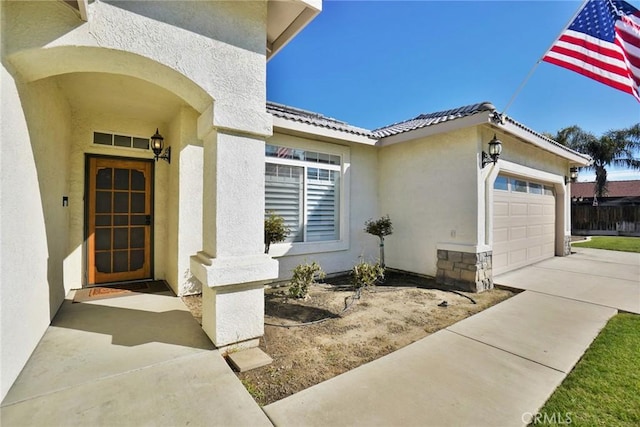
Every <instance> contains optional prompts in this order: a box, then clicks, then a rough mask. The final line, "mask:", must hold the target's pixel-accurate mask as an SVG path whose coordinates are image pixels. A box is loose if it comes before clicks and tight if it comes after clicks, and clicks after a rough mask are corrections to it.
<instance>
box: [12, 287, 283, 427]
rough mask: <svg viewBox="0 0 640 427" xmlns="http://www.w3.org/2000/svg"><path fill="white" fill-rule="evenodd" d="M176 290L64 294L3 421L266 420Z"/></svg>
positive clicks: (121, 423)
mask: <svg viewBox="0 0 640 427" xmlns="http://www.w3.org/2000/svg"><path fill="white" fill-rule="evenodd" d="M213 348H214V347H213V344H211V342H210V341H209V339H208V337H207V336H206V335H205V334H204V332H203V331H202V328H201V327H200V325H199V324H198V322H196V321H195V319H194V318H193V316H192V315H191V313H190V312H189V310H188V309H187V308H186V307H185V305H184V304H183V303H182V301H181V300H180V298H175V297H171V296H164V295H157V294H134V295H132V296H126V297H118V298H112V299H104V300H96V301H92V302H85V303H72V302H71V301H70V300H67V301H65V302H64V304H63V305H62V307H61V308H60V310H59V311H58V313H57V315H56V317H55V318H54V320H53V322H52V324H51V326H50V327H49V329H48V330H47V332H46V333H45V335H44V337H43V338H42V340H41V342H40V343H39V344H38V346H37V348H36V350H35V352H34V353H33V355H32V356H31V358H30V359H29V362H28V363H27V365H26V366H25V368H24V369H23V371H22V372H21V374H20V376H19V377H18V379H17V380H16V382H15V383H14V385H13V387H12V388H11V390H10V391H9V394H8V395H7V396H6V398H5V399H4V401H3V402H2V407H1V408H0V424H1V425H2V426H73V425H79V426H115V425H117V426H145V425H152V426H178V425H193V426H212V425H224V426H245V425H246V426H260V425H269V426H270V425H271V423H270V422H269V420H268V419H267V417H266V416H265V414H264V412H263V411H261V410H260V408H259V406H258V405H257V404H256V403H255V402H254V400H253V398H252V397H251V396H250V395H249V393H247V391H246V390H245V388H244V387H243V385H242V384H241V383H240V381H238V379H237V377H236V376H235V374H234V373H233V372H232V371H231V369H230V368H229V366H228V365H227V363H226V362H225V361H224V359H223V358H222V356H221V355H220V353H219V352H218V351H216V350H214V349H213Z"/></svg>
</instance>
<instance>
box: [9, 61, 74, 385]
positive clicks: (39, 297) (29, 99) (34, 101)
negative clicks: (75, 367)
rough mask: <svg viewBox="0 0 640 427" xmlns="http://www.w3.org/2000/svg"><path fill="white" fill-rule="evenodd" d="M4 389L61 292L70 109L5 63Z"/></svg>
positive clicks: (47, 87) (47, 86)
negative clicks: (17, 75) (18, 76)
mask: <svg viewBox="0 0 640 427" xmlns="http://www.w3.org/2000/svg"><path fill="white" fill-rule="evenodd" d="M1 81H2V96H1V98H2V106H1V108H2V110H1V114H0V116H1V117H2V126H1V128H0V129H1V132H2V133H1V136H0V144H1V145H0V152H1V153H2V155H1V162H2V166H1V170H2V179H1V180H0V188H1V199H2V203H0V221H1V224H2V225H1V227H0V263H1V265H0V301H1V303H2V307H1V311H2V314H1V316H2V320H1V322H0V324H1V326H0V342H1V345H0V348H1V350H0V351H1V355H2V356H1V357H2V363H0V366H1V375H0V377H1V381H2V382H1V387H2V388H1V395H2V398H3V397H4V396H5V395H6V393H7V391H8V389H9V387H10V386H11V384H12V383H13V381H14V379H15V378H16V376H17V375H18V373H19V372H20V370H21V369H22V366H23V363H24V361H26V360H27V358H28V357H29V355H30V354H31V352H32V351H33V349H34V348H35V346H36V344H37V343H38V341H39V340H40V337H41V336H42V334H43V332H44V330H45V329H46V327H47V326H48V325H49V322H50V320H51V319H52V318H53V316H54V314H55V313H56V311H57V309H58V307H59V306H60V304H61V303H62V300H63V299H64V295H65V293H66V289H65V288H64V286H63V259H64V255H65V254H66V248H67V242H68V215H69V208H68V207H63V205H62V197H63V196H65V195H68V182H67V169H68V164H69V162H68V152H69V145H68V141H69V136H70V111H69V106H68V105H67V103H66V101H65V99H64V97H63V96H62V94H61V93H60V91H59V89H58V87H57V86H56V85H55V83H54V82H52V81H40V82H36V83H31V84H22V83H19V82H18V83H16V82H15V81H14V78H13V77H12V75H11V74H10V73H8V72H7V70H6V69H5V67H4V66H3V67H2V78H1Z"/></svg>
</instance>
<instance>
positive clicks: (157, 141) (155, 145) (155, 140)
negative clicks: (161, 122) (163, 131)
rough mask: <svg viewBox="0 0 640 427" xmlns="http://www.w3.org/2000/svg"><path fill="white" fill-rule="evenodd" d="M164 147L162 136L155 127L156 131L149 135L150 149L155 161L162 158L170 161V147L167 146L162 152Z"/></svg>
mask: <svg viewBox="0 0 640 427" xmlns="http://www.w3.org/2000/svg"><path fill="white" fill-rule="evenodd" d="M163 147H164V138H163V137H162V135H160V132H158V129H157V128H156V133H155V134H153V136H152V137H151V150H153V154H154V155H155V159H156V162H157V161H158V159H164V160H166V161H167V162H169V163H171V147H167V148H166V149H165V150H164V154H162V148H163Z"/></svg>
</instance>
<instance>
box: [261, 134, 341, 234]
mask: <svg viewBox="0 0 640 427" xmlns="http://www.w3.org/2000/svg"><path fill="white" fill-rule="evenodd" d="M265 155H266V157H267V159H266V160H267V162H266V167H265V211H266V212H265V213H266V214H267V215H268V214H269V212H274V213H275V214H276V215H279V216H281V217H283V218H284V220H285V224H286V225H287V226H288V227H289V228H290V229H291V233H290V234H289V236H288V238H287V240H286V241H287V242H319V241H331V240H340V220H339V218H340V173H341V157H340V156H336V155H332V154H331V155H330V154H323V153H316V152H312V151H306V150H299V149H290V148H286V150H285V147H279V146H275V145H267V146H266V150H265Z"/></svg>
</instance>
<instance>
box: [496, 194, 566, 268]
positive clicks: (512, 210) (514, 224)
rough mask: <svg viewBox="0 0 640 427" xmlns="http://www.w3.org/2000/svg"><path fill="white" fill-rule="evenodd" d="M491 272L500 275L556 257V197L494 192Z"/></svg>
mask: <svg viewBox="0 0 640 427" xmlns="http://www.w3.org/2000/svg"><path fill="white" fill-rule="evenodd" d="M493 224H494V225H493V238H494V241H493V271H494V274H500V273H502V272H505V271H509V270H513V269H516V268H520V267H523V266H525V265H528V264H532V263H534V262H538V261H541V260H543V259H546V258H550V257H553V256H554V255H555V197H554V196H549V195H542V194H534V193H524V192H515V191H499V190H496V191H495V192H494V217H493Z"/></svg>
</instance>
